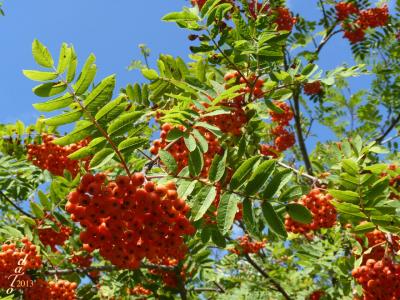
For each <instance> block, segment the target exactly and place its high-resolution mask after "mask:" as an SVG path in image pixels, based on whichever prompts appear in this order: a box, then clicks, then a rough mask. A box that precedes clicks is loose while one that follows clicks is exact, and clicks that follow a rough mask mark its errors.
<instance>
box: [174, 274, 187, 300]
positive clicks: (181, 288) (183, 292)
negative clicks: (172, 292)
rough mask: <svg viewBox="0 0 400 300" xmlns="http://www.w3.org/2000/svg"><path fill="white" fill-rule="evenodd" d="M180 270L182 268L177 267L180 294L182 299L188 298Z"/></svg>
mask: <svg viewBox="0 0 400 300" xmlns="http://www.w3.org/2000/svg"><path fill="white" fill-rule="evenodd" d="M180 271H181V270H180V269H179V268H178V269H175V274H176V278H177V279H178V289H179V295H180V296H181V299H182V300H187V290H186V287H185V283H184V281H183V278H182V276H181V274H180Z"/></svg>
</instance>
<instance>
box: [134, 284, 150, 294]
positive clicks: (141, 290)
mask: <svg viewBox="0 0 400 300" xmlns="http://www.w3.org/2000/svg"><path fill="white" fill-rule="evenodd" d="M128 294H129V295H133V296H141V295H144V296H149V295H151V294H152V292H151V291H150V290H148V289H146V288H145V287H143V285H141V284H138V285H136V286H135V287H134V288H132V289H129V290H128Z"/></svg>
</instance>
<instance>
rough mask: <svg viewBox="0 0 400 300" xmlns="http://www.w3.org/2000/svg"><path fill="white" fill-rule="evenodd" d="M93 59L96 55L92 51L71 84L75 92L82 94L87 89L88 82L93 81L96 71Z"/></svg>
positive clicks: (94, 59)
mask: <svg viewBox="0 0 400 300" xmlns="http://www.w3.org/2000/svg"><path fill="white" fill-rule="evenodd" d="M95 61H96V57H95V56H94V54H93V53H91V54H90V55H89V57H88V59H87V60H86V62H85V64H84V66H83V68H82V71H81V73H80V74H79V77H78V80H77V81H76V83H75V84H74V86H73V89H74V91H75V94H77V95H82V94H83V93H85V92H86V91H87V89H88V88H89V86H90V84H91V83H92V82H93V80H94V78H95V76H96V72H97V67H96V65H95V64H94V62H95Z"/></svg>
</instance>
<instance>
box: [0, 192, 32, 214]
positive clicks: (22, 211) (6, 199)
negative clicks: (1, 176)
mask: <svg viewBox="0 0 400 300" xmlns="http://www.w3.org/2000/svg"><path fill="white" fill-rule="evenodd" d="M0 196H2V197H3V199H4V200H5V201H6V202H8V203H9V204H11V205H12V206H13V207H14V208H15V209H16V210H18V211H19V212H20V213H22V214H23V215H25V216H27V217H29V218H31V219H35V217H34V216H33V215H31V214H30V213H28V212H26V211H24V210H23V209H22V208H21V207H19V206H18V205H17V204H15V203H14V202H13V201H12V200H11V199H10V198H8V196H7V195H6V194H4V193H3V191H0Z"/></svg>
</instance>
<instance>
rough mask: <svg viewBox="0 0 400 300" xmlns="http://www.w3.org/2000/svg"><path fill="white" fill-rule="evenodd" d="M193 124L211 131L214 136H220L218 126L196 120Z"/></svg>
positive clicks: (220, 132)
mask: <svg viewBox="0 0 400 300" xmlns="http://www.w3.org/2000/svg"><path fill="white" fill-rule="evenodd" d="M194 126H198V127H203V128H205V129H207V130H208V131H210V132H211V133H213V134H214V135H215V136H216V137H221V136H222V131H221V130H220V129H219V128H218V127H216V126H213V125H210V124H208V123H206V122H197V123H196V124H194Z"/></svg>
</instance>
